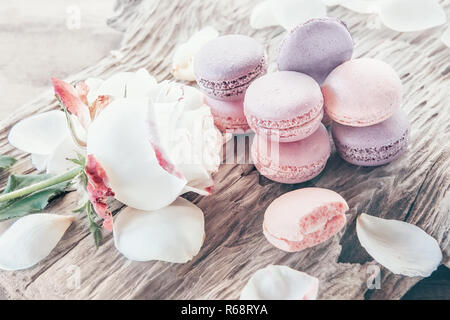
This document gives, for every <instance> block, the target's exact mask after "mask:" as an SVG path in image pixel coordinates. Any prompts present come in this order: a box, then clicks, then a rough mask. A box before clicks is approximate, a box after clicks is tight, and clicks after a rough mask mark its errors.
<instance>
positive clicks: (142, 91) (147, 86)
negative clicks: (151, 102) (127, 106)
mask: <svg viewBox="0 0 450 320" xmlns="http://www.w3.org/2000/svg"><path fill="white" fill-rule="evenodd" d="M156 85H157V83H156V80H155V78H154V77H152V76H151V75H150V74H149V73H148V71H147V70H146V69H142V68H141V69H139V70H138V71H136V72H135V73H133V74H131V75H130V76H129V77H128V80H127V84H126V97H127V98H148V97H150V96H151V93H152V92H153V90H154V87H155V86H156Z"/></svg>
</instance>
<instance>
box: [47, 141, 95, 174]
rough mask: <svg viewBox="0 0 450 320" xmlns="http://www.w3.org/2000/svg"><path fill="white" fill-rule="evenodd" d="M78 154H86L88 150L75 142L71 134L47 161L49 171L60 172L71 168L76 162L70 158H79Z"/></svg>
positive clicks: (52, 172)
mask: <svg viewBox="0 0 450 320" xmlns="http://www.w3.org/2000/svg"><path fill="white" fill-rule="evenodd" d="M78 154H80V155H82V156H85V155H86V152H85V150H84V149H82V148H80V147H79V146H77V145H76V144H75V143H74V141H73V139H72V137H71V136H68V137H66V139H65V140H64V141H63V142H62V143H61V144H60V145H59V146H58V147H57V148H56V149H55V150H54V151H53V153H52V154H51V155H50V156H49V157H48V159H47V162H46V168H47V173H51V174H60V173H64V172H66V171H68V170H70V169H71V168H73V167H74V166H75V164H74V163H73V162H72V161H69V160H68V159H77V158H78V157H77V155H78Z"/></svg>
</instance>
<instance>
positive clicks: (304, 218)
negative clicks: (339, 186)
mask: <svg viewBox="0 0 450 320" xmlns="http://www.w3.org/2000/svg"><path fill="white" fill-rule="evenodd" d="M347 210H348V205H347V202H346V201H345V199H344V198H342V196H340V195H339V194H338V193H336V192H334V191H332V190H328V189H323V188H304V189H298V190H295V191H291V192H288V193H285V194H284V195H282V196H280V197H279V198H277V199H275V200H274V201H273V202H272V203H271V204H270V205H269V207H268V208H267V210H266V212H265V214H264V223H263V228H264V234H265V235H266V237H267V239H268V240H269V241H270V242H271V243H272V244H274V245H275V246H276V247H278V248H280V249H282V250H285V251H290V252H292V251H299V250H302V249H304V248H306V247H310V246H313V245H316V244H318V243H320V242H323V241H325V240H327V239H329V238H330V237H331V236H332V235H334V234H335V233H336V232H337V231H339V230H340V229H341V228H342V227H343V225H344V224H345V215H344V212H345V211H347Z"/></svg>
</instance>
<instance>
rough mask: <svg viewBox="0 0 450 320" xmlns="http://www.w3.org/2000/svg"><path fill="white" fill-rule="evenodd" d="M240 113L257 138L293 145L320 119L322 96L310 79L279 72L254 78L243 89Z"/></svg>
mask: <svg viewBox="0 0 450 320" xmlns="http://www.w3.org/2000/svg"><path fill="white" fill-rule="evenodd" d="M244 113H245V116H246V117H247V121H248V124H249V126H250V128H252V130H253V131H255V132H256V134H258V135H265V136H268V137H269V138H270V139H271V140H276V141H280V142H293V141H298V140H301V139H305V138H306V137H308V136H310V135H311V134H313V133H314V132H315V131H316V130H317V128H318V127H319V125H320V124H321V120H322V117H323V96H322V92H321V91H320V86H319V85H318V83H317V82H316V81H315V80H314V79H313V78H311V77H310V76H308V75H306V74H303V73H299V72H294V71H280V72H274V73H269V74H266V75H264V76H262V77H260V78H258V79H256V80H255V81H254V82H252V84H251V85H250V86H249V88H248V89H247V92H246V94H245V99H244Z"/></svg>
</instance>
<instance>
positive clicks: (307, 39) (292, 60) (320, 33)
mask: <svg viewBox="0 0 450 320" xmlns="http://www.w3.org/2000/svg"><path fill="white" fill-rule="evenodd" d="M352 54H353V40H352V37H351V35H350V33H349V31H348V29H347V27H346V25H345V24H344V23H343V22H342V21H341V20H339V19H336V18H317V19H311V20H309V21H307V22H305V23H303V24H301V25H299V26H297V27H296V28H294V29H293V30H292V31H290V32H289V33H288V34H287V36H286V38H285V39H284V40H283V42H282V44H281V47H280V52H279V56H278V69H279V70H280V71H297V72H301V73H305V74H307V75H309V76H311V77H312V78H314V80H316V81H317V82H318V83H319V84H322V83H323V82H324V81H325V79H326V77H327V76H328V74H329V73H330V72H331V71H333V69H334V68H336V67H337V66H338V65H340V64H341V63H343V62H345V61H347V60H350V59H351V57H352Z"/></svg>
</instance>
